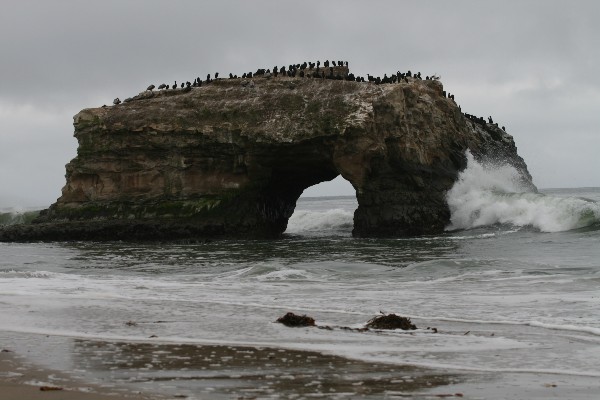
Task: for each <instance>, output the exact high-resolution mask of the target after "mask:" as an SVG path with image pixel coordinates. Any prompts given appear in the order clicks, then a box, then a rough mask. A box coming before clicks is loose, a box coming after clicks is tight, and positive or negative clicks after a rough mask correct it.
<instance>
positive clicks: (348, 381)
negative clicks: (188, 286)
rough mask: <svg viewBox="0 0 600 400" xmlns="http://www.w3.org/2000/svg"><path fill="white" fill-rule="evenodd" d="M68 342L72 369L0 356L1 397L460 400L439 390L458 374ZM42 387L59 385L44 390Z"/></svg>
mask: <svg viewBox="0 0 600 400" xmlns="http://www.w3.org/2000/svg"><path fill="white" fill-rule="evenodd" d="M71 344H72V347H71V350H72V354H71V356H72V363H73V365H72V367H71V369H70V370H69V371H62V370H61V371H60V372H56V371H52V370H50V369H42V368H38V367H36V366H34V365H33V364H31V363H29V361H26V359H25V358H23V357H21V356H17V355H16V354H15V353H2V355H1V356H0V357H1V358H0V364H1V366H0V368H1V369H0V393H1V394H0V400H8V399H11V400H12V399H15V400H16V399H24V398H28V399H67V400H68V399H84V400H96V399H97V400H105V399H115V398H123V399H134V400H137V399H140V400H141V399H176V398H179V399H181V398H186V399H190V400H192V399H265V398H272V399H279V398H290V399H291V398H313V397H326V398H355V397H361V398H373V399H376V398H384V397H385V398H403V397H404V398H405V397H418V398H426V397H432V396H433V397H432V398H440V397H462V396H460V394H456V393H447V392H444V391H443V388H442V387H441V386H446V385H451V384H453V383H458V382H459V381H460V380H461V379H460V377H459V376H457V375H451V374H443V373H440V372H439V371H436V372H433V371H431V370H426V369H420V368H414V367H407V366H394V365H387V364H376V363H367V362H363V361H355V360H349V359H346V358H343V357H338V356H332V355H326V354H321V353H317V352H311V351H297V350H286V349H274V348H262V347H259V348H256V347H240V346H216V345H208V346H199V345H186V344H181V345H175V344H152V343H128V342H121V343H115V342H102V341H90V340H79V339H74V340H72V343H71ZM26 382H28V383H29V384H26ZM33 382H35V384H33V385H31V384H32V383H33ZM44 385H49V386H59V387H63V390H61V391H58V392H52V391H49V392H42V391H40V386H44ZM82 388H83V389H85V390H87V391H92V392H94V393H83V392H81V390H82ZM436 388H438V390H436ZM422 396H423V397H422Z"/></svg>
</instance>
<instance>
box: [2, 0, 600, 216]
mask: <svg viewBox="0 0 600 400" xmlns="http://www.w3.org/2000/svg"><path fill="white" fill-rule="evenodd" d="M0 10H1V12H0V207H8V206H22V207H35V206H48V205H49V204H51V203H53V202H54V201H55V200H56V199H57V198H58V197H59V196H60V189H61V188H62V187H63V186H64V184H65V178H64V174H65V164H66V163H68V162H69V161H70V160H71V159H72V158H73V157H75V155H76V150H77V141H76V139H75V138H74V137H73V126H72V123H73V119H72V117H73V116H74V115H75V114H77V113H78V112H79V110H81V109H83V108H88V107H98V106H101V105H103V104H112V101H113V99H114V98H115V97H120V98H121V99H123V98H126V97H130V96H132V95H135V94H137V93H139V92H140V91H142V90H144V89H145V88H146V87H147V86H148V85H150V84H155V85H158V84H160V83H162V82H169V83H171V82H173V81H174V80H177V81H182V80H190V81H191V80H193V78H194V77H196V76H201V77H204V76H206V74H208V73H211V74H214V72H216V71H219V72H220V73H221V75H222V76H223V75H227V74H229V72H232V73H234V74H239V75H241V74H242V73H243V72H245V71H250V70H252V71H254V70H256V69H258V68H270V67H272V66H273V65H288V64H292V63H302V62H304V61H316V60H321V62H323V61H324V60H326V59H329V60H332V59H333V60H344V61H348V62H349V64H350V69H351V71H352V72H354V73H355V74H358V75H366V74H367V73H370V74H372V75H375V76H377V75H380V76H383V74H384V73H388V74H389V73H392V72H395V71H398V70H400V71H407V70H411V71H413V72H414V71H421V72H422V74H423V76H425V75H432V74H436V75H439V76H440V77H441V80H442V82H443V84H444V87H445V89H446V90H447V91H449V92H451V93H453V94H454V95H455V99H456V101H457V103H458V104H460V105H461V107H462V110H463V111H465V112H468V113H470V114H475V115H478V116H483V117H487V116H488V115H491V116H492V117H493V118H494V121H496V122H498V123H499V124H500V125H504V126H506V129H507V131H508V133H510V134H511V135H513V137H514V139H515V142H516V144H517V147H518V151H519V154H520V155H521V156H522V157H523V158H524V159H525V161H526V163H527V165H528V167H529V171H530V172H531V174H532V175H533V179H534V183H535V184H536V185H537V186H538V187H540V188H551V187H586V186H588V187H589V186H596V187H597V186H600V173H599V171H600V156H599V155H600V71H598V66H599V65H600V46H599V45H598V43H599V41H600V23H599V20H600V2H599V1H596V0H592V1H585V0H578V1H553V0H539V1H527V0H521V1H510V0H508V1H507V0H505V1H501V2H500V1H494V2H490V1H476V0H472V1H464V0H452V1H449V0H444V1H442V0H437V1H436V0H430V1H421V0H415V1H401V0H395V1H376V0H375V1H353V0H320V1H313V0H304V1H301V2H297V1H293V2H292V1H284V0H260V1H251V0H240V1H227V0H218V1H202V0H195V1H192V0H190V1H184V0H169V1H166V0H165V1H153V0H102V1H83V0H53V1H47V0H40V1H32V0H0ZM305 194H308V195H334V194H353V191H352V188H351V186H350V185H349V184H348V183H347V182H345V181H344V180H343V179H339V178H338V179H336V180H335V182H334V184H330V185H323V184H321V185H320V186H319V187H318V188H316V189H315V188H313V189H307V191H306V192H305Z"/></svg>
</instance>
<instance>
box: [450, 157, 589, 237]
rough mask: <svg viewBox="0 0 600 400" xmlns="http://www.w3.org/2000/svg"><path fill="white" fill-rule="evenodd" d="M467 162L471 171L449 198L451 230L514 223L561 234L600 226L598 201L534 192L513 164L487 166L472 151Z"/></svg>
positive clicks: (459, 178) (465, 173) (463, 173)
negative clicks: (476, 158)
mask: <svg viewBox="0 0 600 400" xmlns="http://www.w3.org/2000/svg"><path fill="white" fill-rule="evenodd" d="M467 160H468V163H467V168H466V169H465V170H464V171H463V172H461V173H460V175H459V177H458V180H457V181H456V183H455V184H454V186H453V187H452V189H450V190H449V191H448V193H447V195H446V200H447V202H448V206H449V207H450V212H451V218H450V225H449V226H448V227H447V228H446V229H447V230H456V229H470V228H476V227H479V226H485V225H494V224H510V225H514V226H531V227H534V228H536V229H539V230H540V231H542V232H560V231H567V230H571V229H577V228H583V227H586V226H590V225H593V224H598V223H600V204H599V203H597V202H594V201H592V200H588V199H584V198H577V197H556V196H549V195H544V194H541V193H534V192H531V191H530V190H529V188H527V187H525V186H524V185H523V179H522V177H521V175H520V174H519V172H518V171H517V170H516V169H515V168H514V167H512V166H510V165H502V166H497V165H494V166H491V165H486V164H485V163H480V162H478V161H477V160H475V159H474V157H473V155H472V154H471V153H469V152H467Z"/></svg>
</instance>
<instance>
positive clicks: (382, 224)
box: [0, 77, 530, 241]
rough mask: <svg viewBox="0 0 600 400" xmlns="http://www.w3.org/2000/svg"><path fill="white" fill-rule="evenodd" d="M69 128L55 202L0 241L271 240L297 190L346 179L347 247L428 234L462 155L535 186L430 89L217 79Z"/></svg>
mask: <svg viewBox="0 0 600 400" xmlns="http://www.w3.org/2000/svg"><path fill="white" fill-rule="evenodd" d="M74 126H75V137H76V138H77V140H78V141H79V148H78V151H77V157H76V158H74V159H73V160H72V161H71V162H70V163H69V164H68V165H67V167H66V170H67V173H66V179H67V182H66V185H65V187H64V188H63V190H62V196H61V197H60V198H59V199H58V200H57V202H56V203H55V204H53V205H52V206H51V207H50V208H49V209H48V210H45V211H43V212H42V214H41V215H40V217H39V218H38V219H37V220H36V221H35V222H34V223H33V224H29V225H20V226H13V227H7V228H4V229H3V230H2V231H0V240H4V241H7V240H115V239H123V240H144V239H167V240H170V239H196V238H214V237H250V238H257V237H278V236H279V235H281V234H282V232H284V231H285V229H286V226H287V221H288V218H289V217H290V216H291V215H292V213H293V211H294V207H295V204H296V200H297V199H298V197H299V196H300V195H301V193H302V191H303V190H304V189H306V188H307V187H309V186H312V185H314V184H317V183H319V182H323V181H328V180H331V179H333V178H335V177H336V176H338V175H340V174H341V175H342V176H343V177H344V178H345V179H346V180H348V181H349V182H350V183H351V184H352V185H353V187H354V188H355V189H356V198H357V200H358V204H359V206H358V209H357V210H356V212H355V215H354V230H353V235H354V236H358V237H373V236H408V235H422V234H432V233H439V232H441V231H443V229H444V227H445V226H446V225H447V224H448V222H449V218H450V213H449V210H448V206H447V204H446V202H445V193H446V191H447V190H448V189H450V188H451V186H452V184H453V183H454V181H455V180H456V178H457V175H458V172H459V171H460V170H461V169H463V168H464V167H465V165H466V157H465V151H466V150H467V149H470V150H471V152H472V153H473V154H474V155H475V157H476V158H482V157H493V158H495V159H502V160H506V161H508V162H510V163H512V164H513V165H515V166H516V167H517V168H519V169H520V170H521V171H523V173H524V176H525V177H526V178H525V179H527V180H529V182H530V176H529V174H528V172H527V167H526V166H525V163H524V161H523V160H522V159H521V158H520V157H519V156H518V155H517V151H516V147H515V144H514V141H513V139H512V137H511V136H510V135H508V134H507V133H506V132H504V131H503V130H502V129H500V128H498V127H497V126H496V125H493V124H486V123H476V122H473V121H471V120H469V119H467V118H466V117H465V116H464V115H463V114H462V112H461V111H460V109H459V107H458V106H457V105H456V104H455V103H454V101H453V100H452V99H448V98H446V97H445V95H444V91H443V88H442V84H441V82H439V81H437V80H418V79H412V78H411V79H409V81H408V82H404V81H402V82H401V83H397V84H385V85H375V84H372V83H359V82H350V81H341V80H324V79H315V78H298V77H296V78H288V77H278V78H271V79H266V78H263V77H255V78H253V79H252V80H243V79H226V80H215V81H213V82H212V83H211V84H208V85H203V86H202V87H199V88H196V87H194V88H192V90H189V91H183V90H181V89H176V90H166V91H161V92H151V91H146V92H143V93H141V94H140V95H138V96H136V97H134V98H132V99H128V100H126V101H125V102H124V103H122V104H119V105H115V106H110V107H101V108H92V109H85V110H83V111H81V112H80V113H79V114H77V115H76V116H75V117H74Z"/></svg>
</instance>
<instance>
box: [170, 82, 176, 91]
mask: <svg viewBox="0 0 600 400" xmlns="http://www.w3.org/2000/svg"><path fill="white" fill-rule="evenodd" d="M171 89H177V81H175V83H174V84H173V86H172V87H171Z"/></svg>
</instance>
